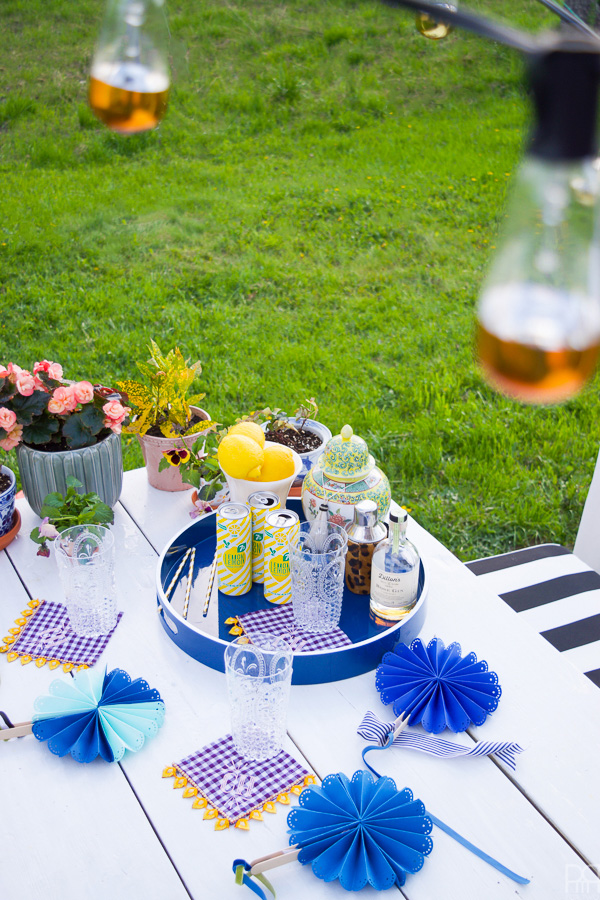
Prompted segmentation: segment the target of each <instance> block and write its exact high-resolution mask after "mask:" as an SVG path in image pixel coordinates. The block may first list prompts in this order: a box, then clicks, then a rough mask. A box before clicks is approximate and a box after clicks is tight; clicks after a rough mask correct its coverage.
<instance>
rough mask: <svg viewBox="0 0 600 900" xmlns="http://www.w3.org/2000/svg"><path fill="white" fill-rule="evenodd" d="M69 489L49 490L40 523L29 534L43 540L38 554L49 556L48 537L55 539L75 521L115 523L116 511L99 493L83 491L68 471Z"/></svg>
mask: <svg viewBox="0 0 600 900" xmlns="http://www.w3.org/2000/svg"><path fill="white" fill-rule="evenodd" d="M66 482H67V493H66V494H65V495H63V494H61V493H60V492H59V491H56V492H54V493H52V494H46V496H45V497H44V503H43V505H42V516H43V517H44V519H43V521H42V523H41V525H38V526H37V527H36V528H34V529H33V531H32V532H31V534H30V535H29V537H30V538H31V540H32V541H34V542H35V543H36V544H40V549H39V550H38V552H37V555H38V556H50V548H49V547H48V543H47V542H48V541H52V540H54V539H55V538H56V537H58V535H59V534H60V532H61V531H63V530H64V529H65V528H71V527H72V526H73V525H112V524H113V522H114V520H115V514H114V512H113V511H112V509H111V508H110V506H108V505H107V504H106V503H104V502H103V501H102V500H101V499H100V497H99V496H98V494H95V493H93V492H90V493H89V494H80V493H79V490H80V489H81V488H82V487H83V485H82V483H81V482H80V481H79V480H78V479H77V478H74V477H73V476H72V475H68V476H67V478H66Z"/></svg>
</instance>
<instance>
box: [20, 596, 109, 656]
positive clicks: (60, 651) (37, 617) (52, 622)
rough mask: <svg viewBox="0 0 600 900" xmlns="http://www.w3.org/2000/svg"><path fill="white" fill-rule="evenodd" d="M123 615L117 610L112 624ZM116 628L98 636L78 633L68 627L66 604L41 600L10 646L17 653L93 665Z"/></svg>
mask: <svg viewBox="0 0 600 900" xmlns="http://www.w3.org/2000/svg"><path fill="white" fill-rule="evenodd" d="M122 615H123V613H119V615H118V616H117V624H116V625H115V628H116V627H117V625H118V624H119V622H120V621H121V617H122ZM115 628H113V630H112V631H109V633H108V634H101V635H99V636H98V637H79V636H78V635H76V634H75V632H74V631H73V629H72V628H71V625H70V623H69V617H68V616H67V611H66V609H65V607H64V606H61V605H60V603H50V602H48V601H47V600H43V601H41V603H40V605H39V606H38V607H37V609H36V610H35V612H34V614H33V615H32V616H31V618H30V619H28V621H27V625H25V627H24V628H23V631H22V632H21V634H20V635H19V637H18V638H17V640H16V641H15V642H14V644H13V645H12V646H11V648H10V649H11V650H14V651H15V652H16V653H18V654H19V655H20V656H25V655H29V656H31V657H33V658H34V659H35V658H36V657H45V658H46V659H58V660H60V662H61V663H72V664H73V665H74V666H81V665H87V666H93V665H94V663H96V662H97V661H98V659H99V658H100V654H101V653H102V651H103V650H105V649H106V645H107V644H108V642H109V640H110V639H111V637H112V635H113V633H114V630H115Z"/></svg>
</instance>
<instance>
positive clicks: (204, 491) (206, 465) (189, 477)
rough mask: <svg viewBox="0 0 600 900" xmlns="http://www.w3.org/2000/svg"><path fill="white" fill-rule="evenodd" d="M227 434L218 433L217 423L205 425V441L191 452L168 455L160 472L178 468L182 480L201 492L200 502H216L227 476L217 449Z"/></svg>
mask: <svg viewBox="0 0 600 900" xmlns="http://www.w3.org/2000/svg"><path fill="white" fill-rule="evenodd" d="M203 424H205V423H203ZM225 433H226V429H222V430H218V428H217V423H216V422H211V423H209V424H208V425H205V428H204V431H203V434H202V437H200V438H198V440H197V441H195V442H194V445H193V447H192V448H191V450H189V451H188V450H187V449H186V450H183V452H182V451H178V450H175V451H172V450H167V451H165V452H164V453H163V458H162V459H161V461H160V463H159V464H158V471H159V472H162V471H163V470H164V469H167V468H168V467H169V466H177V468H178V469H179V471H180V472H181V478H182V480H183V481H184V482H185V483H186V484H191V485H192V486H193V487H195V488H196V489H197V490H198V498H199V499H200V500H204V501H206V502H208V501H210V500H212V499H213V498H214V497H215V496H216V494H217V491H219V490H221V488H222V487H223V473H222V471H221V467H220V466H219V461H218V459H217V449H218V446H219V442H220V440H221V438H222V437H223V434H225Z"/></svg>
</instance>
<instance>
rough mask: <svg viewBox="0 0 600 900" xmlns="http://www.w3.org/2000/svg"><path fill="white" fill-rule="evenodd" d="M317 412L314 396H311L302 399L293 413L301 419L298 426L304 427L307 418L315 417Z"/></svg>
mask: <svg viewBox="0 0 600 900" xmlns="http://www.w3.org/2000/svg"><path fill="white" fill-rule="evenodd" d="M318 414H319V407H318V406H317V401H316V400H315V398H314V397H311V398H310V400H304V401H303V402H302V403H301V404H300V406H299V407H298V409H297V410H296V412H295V413H294V415H295V417H296V418H297V419H302V421H301V423H300V428H304V426H305V425H306V420H307V419H316V418H317V416H318Z"/></svg>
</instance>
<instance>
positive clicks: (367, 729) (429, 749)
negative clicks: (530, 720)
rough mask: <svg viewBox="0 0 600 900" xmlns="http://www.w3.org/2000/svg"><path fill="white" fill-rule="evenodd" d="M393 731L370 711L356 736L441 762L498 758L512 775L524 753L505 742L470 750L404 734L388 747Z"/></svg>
mask: <svg viewBox="0 0 600 900" xmlns="http://www.w3.org/2000/svg"><path fill="white" fill-rule="evenodd" d="M393 730H394V723H393V722H382V721H381V719H378V718H377V716H376V715H375V714H374V713H372V712H371V711H369V712H367V713H366V715H365V717H364V719H363V720H362V722H361V723H360V725H359V726H358V728H357V733H358V734H360V736H361V737H363V738H365V740H367V741H375V742H376V743H377V745H378V746H379V747H384V746H386V745H388V746H392V744H393V746H395V747H404V748H406V749H407V750H420V751H421V753H429V754H430V755H431V756H439V757H441V758H443V759H452V758H453V757H456V756H497V757H498V759H500V760H502V762H503V763H505V765H507V766H508V768H509V769H512V770H513V771H514V769H515V767H516V760H515V755H516V754H517V753H522V752H523V748H522V747H520V746H519V745H518V744H515V743H512V742H507V741H479V743H477V744H475V746H473V747H464V746H461V745H460V744H454V743H452V741H444V740H442V739H441V738H435V737H430V736H429V735H428V734H420V733H418V732H410V733H408V732H406V731H402V732H400V734H397V735H396V737H395V738H394V740H393V741H392V742H391V744H390V743H388V742H389V737H390V734H391V732H392V731H393Z"/></svg>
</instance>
